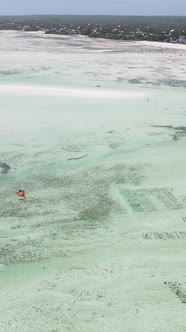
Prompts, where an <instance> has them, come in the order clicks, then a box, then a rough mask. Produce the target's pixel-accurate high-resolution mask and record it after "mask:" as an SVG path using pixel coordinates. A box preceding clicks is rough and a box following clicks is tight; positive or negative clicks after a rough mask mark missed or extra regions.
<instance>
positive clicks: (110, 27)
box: [0, 15, 186, 44]
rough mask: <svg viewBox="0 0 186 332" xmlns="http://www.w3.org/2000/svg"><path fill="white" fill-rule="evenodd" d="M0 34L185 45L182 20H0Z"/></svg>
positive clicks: (184, 19)
mask: <svg viewBox="0 0 186 332" xmlns="http://www.w3.org/2000/svg"><path fill="white" fill-rule="evenodd" d="M0 30H20V31H42V32H43V33H45V34H58V35H85V36H89V37H91V38H105V39H115V40H128V41H130V40H136V41H140V40H146V41H159V42H167V43H180V44H186V17H184V16H183V17H168V16H165V17H163V16H152V17H147V16H144V17H142V16H76V15H53V16H47V15H46V16H1V17H0Z"/></svg>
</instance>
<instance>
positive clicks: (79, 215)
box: [0, 33, 186, 332]
mask: <svg viewBox="0 0 186 332" xmlns="http://www.w3.org/2000/svg"><path fill="white" fill-rule="evenodd" d="M0 35H1V37H2V35H3V36H4V37H3V38H4V41H3V43H4V44H3V45H4V46H3V47H4V51H2V50H1V51H0V58H1V59H4V60H3V61H4V63H5V62H6V64H7V65H10V67H11V65H12V63H14V67H15V68H16V67H17V68H18V67H19V66H20V63H21V61H22V60H23V53H24V56H25V54H26V53H27V56H26V57H25V58H24V59H25V60H24V61H25V62H24V66H25V67H24V69H25V72H24V75H25V76H24V75H23V73H22V72H21V74H15V72H14V73H12V74H9V77H8V75H7V76H6V78H5V76H3V77H2V76H1V84H0V101H1V108H0V160H1V163H2V164H3V165H5V164H6V165H8V166H9V167H11V168H10V169H9V170H8V172H7V173H6V174H0V240H1V241H0V296H1V304H0V316H1V319H0V330H2V331H5V332H15V331H29V332H35V331H38V332H43V331H46V332H53V331H55V332H61V331H64V332H67V331H68V332H80V331H81V332H82V331H90V332H95V331H98V332H99V331H100V332H103V331H104V332H110V331H111V332H112V331H115V330H117V332H123V331H135V332H136V331H137V332H141V331H143V332H149V331H150V332H151V331H152V332H155V331H158V332H159V331H162V332H172V331H184V330H185V326H186V320H185V297H186V286H185V285H186V284H185V282H186V281H185V278H186V274H185V246H186V223H185V217H186V190H185V180H186V179H185V169H186V159H185V153H184V151H185V139H186V137H185V128H186V117H185V116H186V99H185V90H184V89H183V88H179V89H178V88H173V87H165V86H156V87H155V86H147V85H138V84H126V83H123V82H120V83H119V84H118V82H117V70H116V69H117V68H118V67H117V66H120V70H121V71H122V75H123V77H124V76H126V77H127V75H128V74H127V72H125V68H126V67H127V66H129V67H130V64H129V65H127V64H128V62H125V67H121V60H122V61H124V58H123V51H122V50H120V46H117V51H118V52H112V55H108V54H107V55H105V49H106V48H109V52H110V51H111V49H113V50H114V49H115V47H116V46H115V45H116V43H115V42H114V43H113V42H112V41H105V42H104V41H97V40H95V41H94V40H91V41H90V43H91V47H92V48H93V46H94V47H96V45H97V46H99V48H100V49H99V61H100V62H99V63H98V62H96V61H95V59H98V57H96V58H95V59H94V61H93V57H92V58H91V52H92V51H89V50H87V49H86V50H85V48H83V47H79V48H78V50H76V48H75V47H74V46H73V43H74V42H77V40H75V39H74V38H73V37H72V38H69V37H68V39H67V40H66V39H65V38H64V39H60V38H58V36H56V38H55V37H54V36H48V37H47V36H45V37H44V38H43V39H42V43H43V44H42V43H41V39H40V37H39V36H38V37H36V38H37V41H38V42H37V45H36V44H35V45H34V42H35V39H33V36H32V35H26V34H25V33H18V34H17V33H8V34H7V35H6V33H3V34H1V33H0ZM9 37H10V39H9ZM14 38H16V42H17V44H16V47H17V49H18V51H15V50H14V51H15V52H14V51H12V47H15V43H14V42H15V39H14ZM34 38H35V37H34ZM65 40H66V43H65ZM67 41H68V45H67ZM56 43H61V47H62V48H63V50H64V53H65V52H66V53H67V54H69V53H70V51H72V52H71V53H73V56H72V57H71V58H70V56H69V57H68V60H69V62H68V61H67V58H65V56H64V53H60V50H59V49H58V52H59V54H58V55H56V53H55V52H56V48H54V47H53V46H54V45H55V46H56ZM99 43H100V44H99ZM29 44H30V46H29V47H28V45H29ZM98 44H99V45H98ZM86 45H87V44H86ZM136 45H138V43H137V44H136ZM141 45H144V49H143V53H145V52H146V50H148V49H150V50H151V53H152V57H151V58H150V57H149V59H148V61H149V62H148V65H149V69H148V70H147V71H148V74H149V75H151V73H150V71H151V69H150V68H152V67H153V66H154V64H156V65H157V64H158V63H160V62H161V61H162V59H163V55H162V53H161V52H160V51H158V52H155V53H153V51H152V49H153V47H158V50H160V49H161V48H162V46H158V45H159V44H158V45H157V46H151V44H150V43H149V44H148V43H146V44H141ZM145 45H146V46H145ZM23 46H25V47H27V49H26V51H24V52H22V51H23V50H22V48H23ZM84 46H85V45H84ZM34 47H35V48H36V49H37V52H38V48H39V49H40V51H41V50H42V55H41V53H38V58H37V59H36V57H35V58H33V53H29V52H32V51H33V49H34ZM47 47H49V49H48V48H47ZM101 47H102V48H103V47H105V48H104V50H103V49H101ZM125 47H126V48H130V52H131V53H132V52H136V51H137V52H138V54H139V49H138V50H137V46H135V45H133V44H130V45H129V44H126V46H125ZM133 47H134V48H133ZM171 47H172V48H171ZM167 48H169V51H168V52H170V53H171V52H173V53H174V54H175V58H176V59H177V56H178V54H179V52H182V49H183V53H181V54H182V55H183V57H184V56H185V55H184V54H185V51H184V48H183V47H182V48H181V47H180V48H179V45H178V46H176V50H175V47H174V45H173V46H171V45H168V46H167ZM7 49H9V55H8V56H7V58H5V56H4V53H3V52H5V51H7ZM28 49H29V51H28ZM36 49H35V51H34V52H36ZM31 50H32V51H31ZM52 50H53V52H52ZM11 52H13V53H11ZM16 52H17V53H16ZM81 52H82V56H81V57H78V56H77V54H78V55H79V54H80V53H81ZM93 52H94V51H93ZM95 52H98V51H97V50H96V51H95ZM170 53H167V54H170ZM54 54H55V56H54ZM113 54H114V56H113ZM14 56H15V57H14ZM166 56H167V55H166ZM54 58H55V61H54V62H53V60H54ZM57 58H58V60H59V59H61V60H59V61H61V63H62V62H63V67H62V68H63V69H64V68H66V74H65V73H64V75H61V72H62V71H60V75H59V74H57V73H55V74H54V71H53V75H54V76H52V78H51V76H50V75H49V74H47V75H46V76H45V78H44V76H43V73H44V72H45V71H46V72H47V71H48V73H49V72H50V70H51V69H46V70H45V69H42V70H39V71H38V73H37V75H36V71H31V68H32V66H33V62H34V61H35V63H36V62H37V65H38V67H39V68H41V67H42V66H43V62H45V64H47V68H49V67H51V61H52V63H53V64H54V63H57V62H56V59H57ZM75 58H76V59H79V60H78V66H79V67H78V70H79V73H81V74H80V76H78V77H79V78H80V77H81V79H79V80H77V75H76V74H77V67H76V65H77V63H76V64H74V59H75ZM140 58H141V59H143V61H144V59H145V58H143V56H141V55H140ZM152 58H153V60H152ZM181 58H182V57H181ZM41 59H42V61H41ZM85 59H86V60H87V62H85ZM103 59H104V63H102V64H101V61H102V60H103ZM113 59H114V61H113ZM127 59H128V58H125V61H129V59H128V60H127ZM135 59H136V58H135ZM154 61H155V62H154ZM180 61H182V60H180ZM94 62H96V63H94ZM111 62H112V65H113V67H112V68H111V67H110V63H111ZM130 62H132V64H133V66H134V67H135V66H136V63H135V61H134V58H133V57H132V58H131V59H130ZM28 64H29V65H30V67H28ZM90 64H91V70H92V71H91V73H90V72H89V74H86V79H85V76H84V75H82V72H83V71H84V69H85V66H87V67H88V66H89V65H90ZM98 64H99V65H98ZM73 65H74V67H73ZM156 65H155V66H156ZM22 66H23V63H22ZM98 67H99V70H100V73H101V72H102V70H103V71H104V70H105V68H107V69H108V68H109V70H111V71H108V72H107V74H108V75H107V84H106V83H105V81H104V82H103V81H102V80H101V77H102V75H100V76H99V75H98V76H94V74H97V73H98ZM28 68H29V70H28ZM153 68H154V67H153ZM138 70H139V72H140V75H141V76H142V75H143V74H144V69H143V68H142V67H141V68H140V66H139V68H138ZM166 70H168V72H169V73H170V77H171V75H172V71H174V68H172V69H170V68H167V69H166ZM105 71H106V70H105ZM31 72H32V73H33V72H34V74H33V75H31V74H30V73H31ZM111 72H112V75H111ZM134 72H135V70H131V71H130V75H131V76H133V75H134ZM139 72H138V73H139ZM128 73H129V72H128ZM161 74H162V73H161V72H160V73H159V74H158V75H159V76H158V75H157V73H156V75H157V77H155V78H154V82H157V81H158V80H159V79H160V76H161ZM2 75H4V74H2ZM144 75H145V74H144ZM153 75H155V74H154V73H153ZM162 75H163V74H162ZM179 75H180V76H179V77H181V73H180V72H179ZM67 76H68V82H67V81H66V80H65V79H66V77H67ZM134 76H135V75H134ZM57 77H60V80H58V78H57ZM146 77H147V76H146ZM148 77H149V76H148ZM113 78H114V79H113ZM170 80H171V78H170ZM111 81H112V82H111ZM108 82H110V83H108ZM96 85H99V87H96ZM0 168H1V165H0ZM19 189H25V190H26V195H27V198H26V200H25V201H19V200H18V199H17V196H16V191H18V190H19Z"/></svg>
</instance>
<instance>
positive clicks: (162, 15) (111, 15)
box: [0, 14, 186, 17]
mask: <svg viewBox="0 0 186 332" xmlns="http://www.w3.org/2000/svg"><path fill="white" fill-rule="evenodd" d="M15 16H16V17H20V16H90V17H92V16H110V17H186V15H165V14H160V15H145V14H144V15H137V14H129V15H128V14H3V15H0V17H15Z"/></svg>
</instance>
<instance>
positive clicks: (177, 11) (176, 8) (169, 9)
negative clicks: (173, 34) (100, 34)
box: [0, 0, 186, 16]
mask: <svg viewBox="0 0 186 332" xmlns="http://www.w3.org/2000/svg"><path fill="white" fill-rule="evenodd" d="M32 14H49V15H50V14H51V15H52V14H61V15H64V14H74V15H76V14H77V15H181V16H186V0H177V1H175V0H92V1H90V0H52V1H51V0H6V1H1V6H0V15H32Z"/></svg>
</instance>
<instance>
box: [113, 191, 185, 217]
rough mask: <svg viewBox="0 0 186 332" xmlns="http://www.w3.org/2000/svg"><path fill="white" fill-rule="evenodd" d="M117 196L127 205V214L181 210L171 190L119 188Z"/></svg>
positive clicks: (181, 206) (181, 204)
mask: <svg viewBox="0 0 186 332" xmlns="http://www.w3.org/2000/svg"><path fill="white" fill-rule="evenodd" d="M118 191H119V194H120V195H121V196H122V199H123V200H124V201H125V204H126V205H127V208H128V212H129V213H138V212H148V213H149V212H156V211H161V210H165V209H168V210H175V209H181V208H183V203H182V202H181V200H180V199H179V198H177V197H176V196H175V195H174V194H173V192H172V189H171V188H167V187H162V188H161V187H160V188H156V187H154V188H135V187H131V188H120V189H119V190H118Z"/></svg>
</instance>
